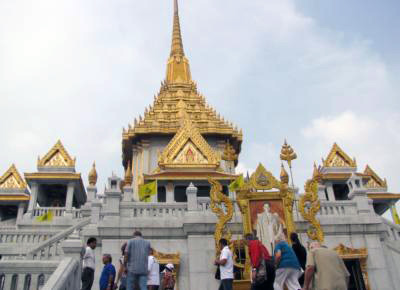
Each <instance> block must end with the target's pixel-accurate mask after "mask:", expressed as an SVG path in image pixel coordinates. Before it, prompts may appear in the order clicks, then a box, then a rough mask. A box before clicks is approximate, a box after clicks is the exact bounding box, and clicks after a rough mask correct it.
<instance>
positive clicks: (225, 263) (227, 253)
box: [215, 239, 233, 290]
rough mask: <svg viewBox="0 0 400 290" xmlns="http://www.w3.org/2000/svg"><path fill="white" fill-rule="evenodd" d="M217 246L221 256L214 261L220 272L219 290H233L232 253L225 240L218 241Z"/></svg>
mask: <svg viewBox="0 0 400 290" xmlns="http://www.w3.org/2000/svg"><path fill="white" fill-rule="evenodd" d="M219 246H220V248H221V254H220V256H219V259H217V260H216V261H215V264H216V265H219V270H220V272H221V284H220V285H219V290H232V289H233V256H232V252H231V250H230V249H229V247H228V241H227V240H226V239H221V240H219Z"/></svg>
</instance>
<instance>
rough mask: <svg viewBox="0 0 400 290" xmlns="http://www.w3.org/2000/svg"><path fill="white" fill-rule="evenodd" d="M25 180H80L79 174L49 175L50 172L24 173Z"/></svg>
mask: <svg viewBox="0 0 400 290" xmlns="http://www.w3.org/2000/svg"><path fill="white" fill-rule="evenodd" d="M24 175H25V179H26V180H29V179H66V180H79V179H81V174H80V173H60V172H57V173H51V172H35V173H25V174H24Z"/></svg>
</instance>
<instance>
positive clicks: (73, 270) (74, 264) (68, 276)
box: [42, 257, 80, 290]
mask: <svg viewBox="0 0 400 290" xmlns="http://www.w3.org/2000/svg"><path fill="white" fill-rule="evenodd" d="M78 270H79V262H78V261H77V260H76V259H74V258H71V257H67V258H64V259H63V260H61V262H60V264H59V265H58V267H57V269H56V270H55V271H54V272H53V274H52V275H51V276H50V278H49V280H47V282H46V284H45V285H44V287H43V288H42V289H43V290H45V289H49V290H61V289H78V288H76V286H78V287H79V284H80V279H79V277H76V276H79V275H80V273H78V272H79V271H78Z"/></svg>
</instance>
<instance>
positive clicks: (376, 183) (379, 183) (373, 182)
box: [364, 165, 387, 189]
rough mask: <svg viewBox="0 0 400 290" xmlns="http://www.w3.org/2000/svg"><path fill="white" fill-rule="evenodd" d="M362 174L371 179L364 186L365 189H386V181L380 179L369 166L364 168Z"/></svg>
mask: <svg viewBox="0 0 400 290" xmlns="http://www.w3.org/2000/svg"><path fill="white" fill-rule="evenodd" d="M364 174H366V175H369V176H370V177H371V178H370V179H369V180H368V182H367V184H366V185H365V187H366V188H385V189H386V188H387V182H386V179H382V178H380V177H379V176H378V174H376V173H375V171H373V170H372V169H371V167H369V165H367V166H366V167H365V170H364Z"/></svg>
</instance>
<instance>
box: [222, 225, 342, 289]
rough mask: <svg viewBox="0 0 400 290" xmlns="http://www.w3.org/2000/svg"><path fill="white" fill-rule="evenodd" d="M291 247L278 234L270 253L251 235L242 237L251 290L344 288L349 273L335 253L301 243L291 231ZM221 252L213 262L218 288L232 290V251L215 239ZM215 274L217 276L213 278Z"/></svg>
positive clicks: (223, 240)
mask: <svg viewBox="0 0 400 290" xmlns="http://www.w3.org/2000/svg"><path fill="white" fill-rule="evenodd" d="M290 239H291V242H292V246H290V245H289V244H288V242H287V241H286V236H285V235H284V234H283V233H282V234H281V235H279V236H278V237H277V238H276V240H275V247H274V253H272V254H273V255H271V254H270V253H269V252H268V249H267V248H266V247H265V246H264V245H263V244H262V243H261V242H260V241H259V240H258V239H257V237H255V236H254V235H253V234H247V235H246V236H245V243H246V245H247V246H248V249H249V256H250V262H251V267H252V270H251V290H283V289H284V287H285V286H286V287H287V289H288V290H346V289H347V285H348V282H349V277H350V274H349V272H348V271H347V268H346V266H345V264H344V262H343V260H342V259H341V258H340V257H339V255H338V254H337V253H336V252H335V251H333V250H330V249H328V248H326V247H324V246H322V245H321V244H319V243H318V242H312V243H310V244H309V247H308V248H309V250H308V252H307V250H306V249H305V247H304V246H303V245H302V244H301V242H300V240H299V237H298V235H297V233H291V235H290ZM219 245H220V250H221V254H220V257H219V259H217V260H216V261H215V265H217V266H218V270H217V273H218V272H219V273H220V275H216V278H218V279H220V286H219V290H232V289H233V279H234V271H233V270H234V263H233V254H232V251H231V250H230V249H229V246H228V242H227V241H226V240H225V239H221V240H220V242H219ZM217 276H218V277H217Z"/></svg>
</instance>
